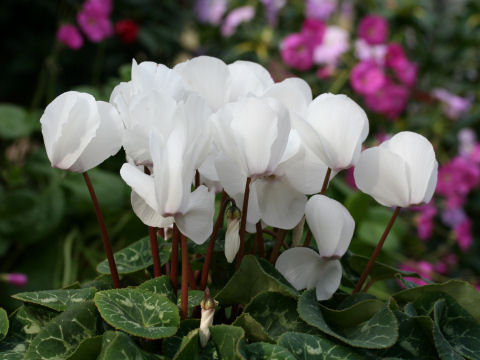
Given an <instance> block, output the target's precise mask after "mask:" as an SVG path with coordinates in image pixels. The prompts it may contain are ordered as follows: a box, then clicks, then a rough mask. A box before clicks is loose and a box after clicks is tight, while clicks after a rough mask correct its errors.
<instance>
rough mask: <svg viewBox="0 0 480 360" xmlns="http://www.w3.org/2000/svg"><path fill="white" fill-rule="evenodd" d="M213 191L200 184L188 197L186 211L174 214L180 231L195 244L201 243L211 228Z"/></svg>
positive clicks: (213, 206) (213, 211) (213, 205)
mask: <svg viewBox="0 0 480 360" xmlns="http://www.w3.org/2000/svg"><path fill="white" fill-rule="evenodd" d="M214 214H215V193H214V192H213V191H208V189H207V187H205V186H203V185H201V186H199V187H198V188H197V189H196V190H195V191H194V192H192V193H191V194H190V195H189V197H188V204H187V207H186V211H185V212H184V213H183V214H177V215H175V216H174V218H175V224H176V225H177V226H178V229H179V230H180V232H181V233H182V234H183V235H185V236H186V237H188V238H189V239H191V240H192V241H193V242H195V243H196V244H203V243H204V242H205V241H206V240H207V238H208V237H209V236H210V234H211V233H212V230H213V216H214Z"/></svg>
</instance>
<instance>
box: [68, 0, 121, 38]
mask: <svg viewBox="0 0 480 360" xmlns="http://www.w3.org/2000/svg"><path fill="white" fill-rule="evenodd" d="M111 11H112V2H111V1H110V0H87V1H86V2H85V3H84V4H83V7H82V10H81V11H80V12H79V13H78V14H77V23H78V25H79V26H80V29H82V31H83V33H84V34H85V35H86V36H87V38H88V39H89V40H90V41H92V42H101V41H103V40H104V39H106V38H107V37H109V36H112V35H113V32H114V31H113V24H112V22H111V21H110V19H109V18H108V16H109V15H110V13H111Z"/></svg>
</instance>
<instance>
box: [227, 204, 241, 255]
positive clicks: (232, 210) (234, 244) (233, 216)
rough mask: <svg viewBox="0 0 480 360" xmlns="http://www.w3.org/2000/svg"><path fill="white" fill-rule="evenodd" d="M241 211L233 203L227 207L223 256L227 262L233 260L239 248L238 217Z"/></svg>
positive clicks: (239, 217)
mask: <svg viewBox="0 0 480 360" xmlns="http://www.w3.org/2000/svg"><path fill="white" fill-rule="evenodd" d="M241 217H242V212H241V211H240V209H239V208H238V207H236V206H235V205H232V206H230V207H229V208H228V209H227V231H226V233H225V257H226V258H227V261H228V262H229V263H231V262H233V260H234V259H235V256H236V255H237V252H238V249H239V248H240V234H239V229H240V219H241Z"/></svg>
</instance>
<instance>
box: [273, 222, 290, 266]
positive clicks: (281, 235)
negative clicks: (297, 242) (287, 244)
mask: <svg viewBox="0 0 480 360" xmlns="http://www.w3.org/2000/svg"><path fill="white" fill-rule="evenodd" d="M285 235H287V230H284V229H279V230H278V232H277V239H276V240H275V245H273V250H272V254H271V255H270V262H271V263H272V264H275V261H277V258H278V253H279V252H280V248H281V247H282V243H283V240H284V239H285Z"/></svg>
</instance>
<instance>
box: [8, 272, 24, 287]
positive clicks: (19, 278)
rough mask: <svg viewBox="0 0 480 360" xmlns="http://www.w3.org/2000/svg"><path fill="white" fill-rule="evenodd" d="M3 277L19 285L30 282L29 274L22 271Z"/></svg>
mask: <svg viewBox="0 0 480 360" xmlns="http://www.w3.org/2000/svg"><path fill="white" fill-rule="evenodd" d="M3 277H4V279H5V281H6V282H7V283H9V284H12V285H14V286H17V287H24V286H25V285H26V284H27V282H28V278H27V275H25V274H21V273H11V274H4V276H3Z"/></svg>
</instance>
